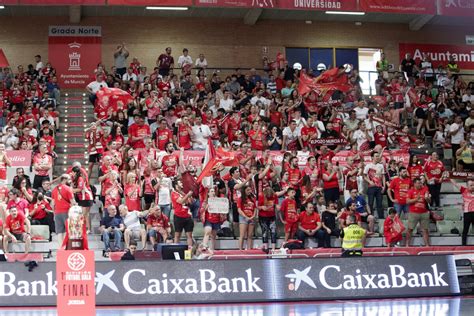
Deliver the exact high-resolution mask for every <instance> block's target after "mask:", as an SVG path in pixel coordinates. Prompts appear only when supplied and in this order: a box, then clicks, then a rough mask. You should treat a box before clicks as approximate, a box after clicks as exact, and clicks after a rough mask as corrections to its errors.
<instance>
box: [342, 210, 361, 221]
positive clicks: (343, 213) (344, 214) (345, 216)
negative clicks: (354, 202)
mask: <svg viewBox="0 0 474 316" xmlns="http://www.w3.org/2000/svg"><path fill="white" fill-rule="evenodd" d="M349 215H351V214H349V212H348V211H343V212H342V213H341V215H340V216H339V219H342V220H343V221H344V222H345V221H346V219H347V216H349ZM352 215H354V216H355V217H356V222H357V223H359V222H361V221H362V218H361V217H360V214H359V213H358V212H354V214H352Z"/></svg>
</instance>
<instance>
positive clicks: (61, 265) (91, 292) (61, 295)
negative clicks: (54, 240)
mask: <svg viewBox="0 0 474 316" xmlns="http://www.w3.org/2000/svg"><path fill="white" fill-rule="evenodd" d="M94 279H95V262H94V252H93V251H91V250H82V251H70V250H59V251H58V252H57V261H56V280H57V306H58V316H69V315H81V316H93V315H95V286H94Z"/></svg>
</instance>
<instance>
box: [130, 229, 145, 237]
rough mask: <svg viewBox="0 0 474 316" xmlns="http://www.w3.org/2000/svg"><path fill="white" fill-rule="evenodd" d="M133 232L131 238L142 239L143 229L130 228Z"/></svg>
mask: <svg viewBox="0 0 474 316" xmlns="http://www.w3.org/2000/svg"><path fill="white" fill-rule="evenodd" d="M130 231H131V232H132V234H131V235H130V237H131V238H130V239H140V238H141V237H142V231H141V229H132V230H130Z"/></svg>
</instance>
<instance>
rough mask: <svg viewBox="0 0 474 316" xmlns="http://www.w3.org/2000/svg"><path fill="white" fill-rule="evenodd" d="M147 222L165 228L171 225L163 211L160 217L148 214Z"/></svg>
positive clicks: (152, 225)
mask: <svg viewBox="0 0 474 316" xmlns="http://www.w3.org/2000/svg"><path fill="white" fill-rule="evenodd" d="M146 224H147V225H149V226H151V227H163V228H168V227H170V223H169V219H168V217H167V216H166V215H165V214H163V213H161V216H159V217H158V216H155V215H148V218H147V220H146Z"/></svg>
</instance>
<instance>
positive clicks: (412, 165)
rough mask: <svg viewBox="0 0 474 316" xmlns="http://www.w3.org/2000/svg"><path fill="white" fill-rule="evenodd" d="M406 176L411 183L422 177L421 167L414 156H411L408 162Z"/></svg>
mask: <svg viewBox="0 0 474 316" xmlns="http://www.w3.org/2000/svg"><path fill="white" fill-rule="evenodd" d="M407 170H408V175H409V176H410V179H411V181H413V180H415V179H416V178H421V177H422V176H423V166H422V164H421V161H420V160H419V159H418V157H417V156H416V155H411V156H410V159H409V161H408V168H407Z"/></svg>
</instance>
